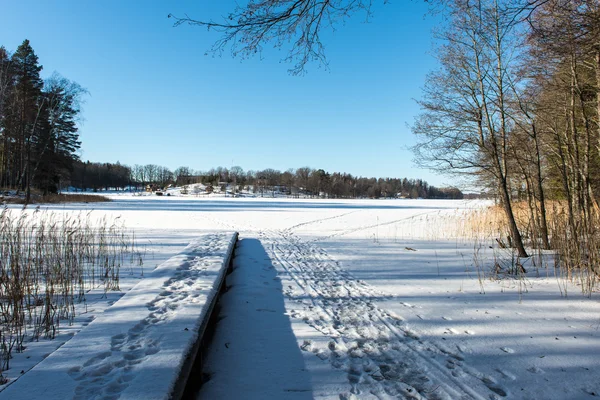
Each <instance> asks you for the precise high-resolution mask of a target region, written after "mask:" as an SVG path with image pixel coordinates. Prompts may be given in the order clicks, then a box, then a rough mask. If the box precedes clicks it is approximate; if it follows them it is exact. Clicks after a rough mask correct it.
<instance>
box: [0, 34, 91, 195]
mask: <svg viewBox="0 0 600 400" xmlns="http://www.w3.org/2000/svg"><path fill="white" fill-rule="evenodd" d="M42 68H43V67H42V65H40V64H39V62H38V57H37V56H36V54H35V52H34V50H33V48H32V47H31V45H30V43H29V41H28V40H24V41H23V43H22V44H21V45H20V46H19V47H18V48H17V49H16V51H15V52H14V53H12V54H11V53H10V52H9V51H8V50H6V48H4V47H3V46H0V188H5V189H16V190H17V191H21V192H24V193H25V196H26V200H27V201H29V198H30V195H31V189H32V188H35V189H38V190H39V191H41V192H42V193H54V192H56V191H57V190H58V188H59V186H60V184H61V181H64V180H68V179H69V178H70V173H71V171H72V168H73V162H74V161H76V160H77V159H78V156H77V151H78V149H79V148H80V141H79V135H78V127H77V121H78V117H79V113H80V104H81V97H82V96H83V95H84V94H85V93H86V91H85V90H84V89H83V88H82V87H81V86H79V85H78V84H77V83H75V82H72V81H69V80H68V79H66V78H63V77H62V76H60V75H59V74H57V73H54V74H52V75H51V76H50V78H48V79H46V80H45V81H44V80H42V78H41V77H40V72H41V71H42Z"/></svg>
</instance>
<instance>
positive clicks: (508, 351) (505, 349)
mask: <svg viewBox="0 0 600 400" xmlns="http://www.w3.org/2000/svg"><path fill="white" fill-rule="evenodd" d="M500 350H502V351H503V352H505V353H508V354H513V353H514V352H515V351H514V350H513V349H511V348H510V347H500Z"/></svg>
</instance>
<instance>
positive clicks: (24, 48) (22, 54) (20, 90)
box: [11, 39, 44, 202]
mask: <svg viewBox="0 0 600 400" xmlns="http://www.w3.org/2000/svg"><path fill="white" fill-rule="evenodd" d="M12 64H13V69H14V74H15V90H14V96H15V101H14V106H15V109H14V111H15V112H14V113H13V116H14V119H15V120H14V125H13V126H12V130H13V131H12V132H11V133H12V138H13V140H14V142H15V151H14V155H15V156H16V157H15V158H16V159H15V160H14V171H15V172H16V173H17V174H18V175H14V176H15V178H16V179H17V182H16V183H17V186H18V188H20V189H25V190H26V192H27V195H26V196H27V197H26V201H27V202H28V201H29V198H30V189H31V163H32V146H33V141H34V135H35V133H36V129H37V128H38V124H39V122H40V119H39V117H40V113H41V111H42V107H43V97H42V96H41V94H42V88H43V85H44V83H43V81H42V79H41V78H40V71H41V70H42V68H43V67H42V66H41V65H39V64H38V57H37V55H36V54H35V52H34V51H33V48H32V47H31V45H30V44H29V40H27V39H26V40H24V41H23V43H22V44H21V45H20V46H19V47H18V48H17V51H15V53H14V54H13V56H12ZM17 176H18V178H17Z"/></svg>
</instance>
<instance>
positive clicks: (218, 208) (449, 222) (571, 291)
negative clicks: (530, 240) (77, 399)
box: [0, 195, 600, 399]
mask: <svg viewBox="0 0 600 400" xmlns="http://www.w3.org/2000/svg"><path fill="white" fill-rule="evenodd" d="M114 199H115V201H114V202H112V203H108V204H94V205H91V206H90V205H60V206H53V207H51V208H53V209H55V210H56V211H60V212H72V211H74V210H79V209H81V208H82V207H93V208H95V209H96V211H94V212H95V213H97V214H100V215H104V214H108V215H112V216H116V215H121V216H122V218H124V219H125V221H126V223H127V226H129V227H131V228H133V229H135V231H136V236H137V237H138V239H139V240H140V241H146V242H147V243H148V248H149V249H152V250H151V253H152V254H154V257H156V259H161V257H165V256H166V255H167V254H169V255H172V254H173V253H176V252H177V251H180V250H181V249H182V248H183V247H184V245H185V244H187V243H188V242H190V241H191V240H193V238H195V237H197V236H199V235H203V234H215V233H221V232H231V231H238V232H239V233H240V239H241V240H240V245H239V248H238V250H239V251H238V253H237V255H236V257H235V259H234V272H233V273H232V275H231V276H230V279H229V280H228V283H229V284H230V288H229V290H228V292H227V293H225V294H224V295H223V299H222V314H221V317H222V319H221V320H220V321H219V322H218V323H217V327H216V332H215V337H214V339H213V344H212V346H211V347H210V349H209V354H208V357H207V363H206V366H205V372H206V374H207V377H208V378H209V380H208V381H207V382H206V383H205V384H204V386H203V388H202V390H201V391H200V393H199V398H201V399H212V398H244V399H249V398H255V399H258V398H281V399H285V398H290V399H296V398H299V399H303V398H319V399H352V398H360V399H362V398H365V399H370V398H373V399H375V398H379V399H383V398H413V399H419V398H427V399H455V398H475V399H494V398H517V399H518V398H523V399H567V398H568V399H578V398H583V399H585V398H593V396H598V394H599V393H600V359H599V358H598V354H600V312H599V311H600V304H599V303H598V294H597V293H594V294H593V295H592V297H591V298H587V297H584V296H582V295H581V291H580V290H579V288H578V287H577V286H576V285H575V284H572V283H570V282H566V281H565V280H564V278H562V277H560V276H557V275H556V274H555V271H554V268H552V267H550V268H545V267H542V266H539V265H538V267H537V268H536V267H533V266H532V265H531V264H528V265H527V270H528V272H527V274H526V275H525V276H523V277H521V278H520V279H515V278H514V277H510V276H509V277H506V278H504V279H501V280H497V279H494V274H492V273H491V271H492V267H493V260H492V259H491V257H492V256H493V254H492V253H491V251H492V250H489V249H488V246H493V245H494V243H493V242H492V241H490V243H480V245H481V249H480V250H479V252H478V256H477V260H474V257H473V256H474V243H472V242H470V241H468V240H465V239H461V238H457V237H456V232H455V231H453V228H452V226H453V224H454V223H455V222H456V219H457V218H460V215H461V213H463V212H465V210H467V209H469V208H471V207H480V206H481V205H482V204H481V203H478V202H464V201H431V200H309V199H281V198H274V199H260V198H233V199H232V198H219V197H215V196H212V197H204V198H191V197H177V196H170V197H137V196H129V195H120V196H119V195H115V196H114ZM145 279H146V278H145ZM565 289H567V293H568V296H564V294H565ZM170 292H172V293H173V294H175V293H177V292H178V291H177V290H170ZM111 308H112V307H111ZM109 310H110V308H109ZM124 318H127V317H124ZM92 326H93V323H92V324H90V325H89V326H88V327H87V328H85V329H84V330H83V331H82V332H81V333H79V334H78V335H77V336H80V335H83V334H84V333H86V332H88V331H89V329H90V328H91V327H92ZM77 336H76V337H77ZM93 336H95V335H90V340H91V342H90V343H91V344H93V343H94V342H93V341H92V340H93ZM142 337H144V338H146V337H147V338H148V340H152V339H153V336H152V335H140V336H139V338H142ZM65 346H66V345H65ZM144 348H146V349H147V348H151V346H150V343H148V344H146V345H145V347H144ZM161 353H163V354H165V352H163V351H162V350H161V352H158V353H157V355H160V354H161ZM165 355H166V354H165ZM156 360H158V358H157V359H156ZM90 365H91V364H90ZM34 370H35V369H34ZM32 371H33V370H32ZM32 371H30V372H28V373H26V374H25V376H27V375H29V374H30V373H31V372H32ZM117 375H122V376H127V375H126V374H121V373H119V374H117V373H115V376H117ZM25 376H24V377H25ZM67 378H68V379H71V380H73V381H74V382H75V383H69V385H75V386H76V385H77V384H78V383H77V382H80V381H75V380H74V379H73V376H71V375H69V376H68V377H67ZM67 378H65V379H67ZM196 379H200V377H196ZM117 393H119V394H122V395H124V394H125V392H124V391H121V392H117ZM127 394H128V393H127ZM115 397H118V396H115ZM0 398H4V393H2V392H0ZM7 398H12V397H7ZM21 398H25V397H21ZM121 398H126V397H125V396H122V397H121ZM127 398H129V397H128V396H127Z"/></svg>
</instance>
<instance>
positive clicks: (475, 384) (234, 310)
mask: <svg viewBox="0 0 600 400" xmlns="http://www.w3.org/2000/svg"><path fill="white" fill-rule="evenodd" d="M343 215H346V214H343ZM343 215H342V216H343ZM334 218H337V216H336V217H329V218H325V219H319V220H315V221H311V222H306V223H302V224H298V225H295V226H292V227H289V228H286V229H283V230H272V229H259V228H257V227H254V226H249V227H246V228H247V229H249V231H248V232H246V234H250V229H252V230H254V232H257V233H258V234H257V237H256V239H254V238H253V239H249V240H252V241H257V242H259V243H260V244H261V246H263V247H264V248H265V249H266V255H267V256H268V258H266V259H263V260H267V261H268V262H269V263H271V265H272V266H274V267H275V268H276V269H277V271H278V273H279V277H280V278H276V277H275V278H274V279H276V280H279V279H281V282H282V284H283V287H282V289H283V293H285V295H286V297H287V299H288V300H289V301H288V307H287V314H288V315H289V316H290V319H291V322H292V324H294V323H296V324H298V323H300V322H304V323H305V324H307V325H309V326H310V327H312V328H313V329H315V330H316V331H318V332H320V333H321V334H322V335H323V337H322V338H321V340H311V339H308V340H304V341H302V342H301V343H299V347H300V348H301V349H302V350H303V351H305V352H307V353H312V354H314V356H316V357H318V358H319V359H320V360H322V361H323V362H327V363H329V364H330V366H331V367H332V368H334V369H336V370H339V371H341V372H343V374H344V375H345V376H346V378H347V390H343V389H344V388H343V385H342V387H340V389H342V390H341V391H340V392H339V393H336V394H334V397H338V398H348V399H350V398H371V397H372V398H378V399H385V398H398V397H400V398H403V397H404V398H414V399H421V398H422V399H460V398H472V399H489V398H499V397H505V396H506V395H507V393H506V391H505V390H504V389H503V388H502V386H501V385H500V384H498V382H497V379H495V378H494V377H492V376H489V375H485V374H484V373H482V372H479V371H477V370H476V369H475V368H473V367H471V366H469V365H468V361H466V360H465V356H464V355H463V354H462V353H461V351H460V350H459V349H451V348H448V347H446V346H444V345H442V344H441V343H433V342H426V341H424V340H422V339H421V338H420V337H419V335H418V333H416V332H415V331H414V330H412V329H411V328H410V327H409V326H408V325H407V324H406V323H405V322H404V320H403V318H402V317H400V316H398V315H395V314H394V313H393V312H391V311H387V310H385V309H384V308H382V307H380V306H378V305H377V302H378V301H382V300H386V299H391V298H392V296H389V295H386V294H385V293H383V292H381V291H378V290H376V289H375V288H373V287H371V286H369V285H368V284H367V283H365V282H364V281H361V280H357V279H355V278H353V277H352V276H351V275H350V274H349V273H348V272H347V271H346V270H344V269H343V268H341V266H340V264H339V262H337V261H336V260H334V259H332V258H331V257H329V256H328V254H327V252H326V251H325V250H324V249H322V248H320V247H318V246H317V245H316V244H315V243H314V241H305V240H302V239H300V238H299V237H297V236H296V235H294V234H293V230H294V229H295V228H297V227H300V226H304V225H308V224H311V223H320V222H322V221H323V220H328V219H334ZM219 223H220V224H225V225H226V223H224V222H223V221H220V222H219ZM368 228H370V227H368ZM359 229H360V228H359ZM359 229H354V230H352V231H356V230H359ZM260 258H261V256H260V254H256V253H255V252H252V251H248V250H247V249H246V248H244V247H242V252H241V253H240V254H238V255H237V257H236V261H235V265H236V268H237V269H238V270H240V271H241V272H240V275H242V276H244V277H245V280H247V281H248V284H250V285H251V284H253V283H254V284H255V285H256V286H257V287H258V288H261V286H262V285H261V282H253V280H252V279H249V275H250V274H251V272H248V271H247V270H248V269H250V270H251V269H252V268H253V267H256V266H254V265H253V264H255V263H256V262H257V259H260ZM263 263H264V261H263ZM269 268H270V266H269V265H267V266H266V267H264V266H263V267H262V269H263V270H265V271H267V270H269ZM260 276H261V277H263V276H264V275H262V274H261V275H260ZM238 279H239V278H238ZM236 281H237V280H236ZM262 283H263V284H266V285H269V282H266V281H265V282H262ZM245 285H246V284H245ZM261 289H262V288H261ZM261 289H256V288H255V289H253V290H258V291H259V292H266V291H267V290H270V288H269V289H263V290H261ZM234 290H235V288H234ZM246 303H248V301H246ZM238 306H239V305H238ZM246 308H247V307H242V308H239V307H237V306H236V305H232V304H227V303H225V305H224V312H225V313H226V315H228V316H230V318H229V320H230V321H231V320H235V321H238V322H233V323H229V324H227V326H220V327H219V328H220V329H219V330H218V331H217V333H216V337H217V338H219V339H217V341H218V344H216V345H215V346H214V347H213V349H212V354H211V356H212V358H209V362H208V363H207V369H208V370H209V371H211V372H212V374H213V375H215V379H216V380H218V381H217V382H215V381H213V382H210V381H209V383H208V384H207V388H205V389H204V390H203V391H202V392H201V395H200V398H201V399H210V398H216V397H215V394H216V393H218V394H220V395H221V396H217V397H219V398H230V396H222V394H223V391H225V390H229V393H232V392H231V391H232V390H233V391H234V392H233V393H235V389H234V388H235V387H236V380H239V379H240V378H239V375H238V374H233V375H225V374H222V375H219V373H218V371H219V370H220V369H221V370H222V371H221V372H224V371H229V372H231V368H232V367H234V365H235V367H237V365H236V364H238V362H235V363H234V365H230V364H228V362H227V361H226V359H225V358H224V357H223V354H224V353H228V354H229V356H230V358H231V359H234V360H240V359H256V358H257V357H256V356H257V355H256V354H255V353H256V346H257V345H258V347H259V348H262V347H263V346H262V344H257V342H256V341H255V340H247V339H248V338H246V340H243V343H241V344H240V347H238V352H237V353H236V352H235V351H227V350H223V349H222V347H221V342H222V341H223V340H225V339H223V336H225V337H230V336H231V332H232V330H233V331H234V332H235V331H236V329H235V326H236V324H238V323H239V324H241V326H247V324H244V323H243V322H239V321H240V319H241V320H242V321H243V320H245V319H247V318H248V314H247V310H246ZM273 312H274V311H273ZM252 321H253V325H254V326H259V327H260V328H259V329H263V330H264V331H265V332H263V335H262V338H263V341H264V342H265V343H266V342H270V341H271V339H272V338H273V337H276V336H277V335H276V334H274V333H273V332H272V330H271V327H270V325H269V324H266V323H265V324H260V323H259V324H257V323H256V318H253V319H252ZM265 333H266V335H265ZM259 337H260V335H259ZM323 339H326V340H325V341H323ZM231 340H235V339H231ZM237 341H238V342H239V337H238V340H237ZM259 343H260V342H259ZM244 344H245V346H244ZM263 344H264V343H263ZM274 351H280V350H275V349H274ZM267 364H268V363H267ZM235 367H234V368H235ZM273 367H274V366H273V365H269V366H268V367H267V368H263V370H262V371H261V372H260V373H259V374H260V376H263V377H264V376H272V375H273V374H272V373H271V370H272V369H275V370H277V371H278V372H279V373H281V369H280V368H277V367H276V366H275V368H273ZM241 371H248V369H246V368H241ZM245 375H246V374H245ZM249 375H250V377H248V375H246V377H248V378H249V379H250V381H251V382H253V386H254V387H255V388H257V389H258V392H256V393H252V394H250V393H247V392H246V390H245V389H244V390H242V392H243V393H244V396H245V398H264V396H265V395H267V394H268V393H271V391H273V385H275V386H277V385H278V384H277V383H276V382H281V381H282V380H283V381H284V382H289V381H290V380H292V379H293V378H292V377H294V376H295V375H294V374H289V375H285V376H284V377H283V378H282V379H274V380H269V381H267V382H266V381H263V380H261V379H257V378H256V377H253V376H252V375H254V374H252V373H250V374H249ZM232 376H233V377H235V378H233V380H232ZM258 382H260V383H258ZM290 383H291V382H290ZM257 384H258V385H259V386H258V387H257V386H256V385H257ZM237 385H238V387H239V383H237ZM304 391H307V390H306V389H304ZM299 392H300V393H301V394H302V393H303V391H299ZM328 395H331V393H328ZM297 396H298V392H294V393H293V394H292V393H290V392H287V393H285V396H283V397H282V396H281V393H280V394H279V395H278V396H275V397H277V398H284V397H285V398H303V397H302V396H300V397H297ZM267 397H269V396H267ZM326 397H328V396H326Z"/></svg>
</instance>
